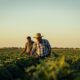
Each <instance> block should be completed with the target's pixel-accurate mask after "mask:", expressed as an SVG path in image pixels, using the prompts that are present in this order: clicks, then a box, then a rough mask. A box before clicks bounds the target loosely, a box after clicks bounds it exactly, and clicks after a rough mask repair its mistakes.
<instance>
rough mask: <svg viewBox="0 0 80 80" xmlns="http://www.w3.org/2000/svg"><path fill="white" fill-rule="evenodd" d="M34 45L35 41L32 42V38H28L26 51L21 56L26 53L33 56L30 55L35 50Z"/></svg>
mask: <svg viewBox="0 0 80 80" xmlns="http://www.w3.org/2000/svg"><path fill="white" fill-rule="evenodd" d="M33 43H34V41H32V40H31V37H30V36H28V37H27V42H26V44H25V48H24V51H23V52H22V53H21V55H22V54H24V53H27V55H31V54H30V53H31V50H32V48H33Z"/></svg>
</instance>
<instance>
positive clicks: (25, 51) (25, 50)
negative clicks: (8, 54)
mask: <svg viewBox="0 0 80 80" xmlns="http://www.w3.org/2000/svg"><path fill="white" fill-rule="evenodd" d="M26 50H27V43H26V44H25V48H24V50H23V52H22V53H21V55H23V54H24V53H25V52H26Z"/></svg>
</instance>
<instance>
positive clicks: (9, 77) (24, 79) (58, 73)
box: [0, 48, 80, 80]
mask: <svg viewBox="0 0 80 80" xmlns="http://www.w3.org/2000/svg"><path fill="white" fill-rule="evenodd" d="M21 51H22V48H2V49H0V80H80V49H78V48H77V49H73V48H65V49H64V48H54V49H52V54H51V56H50V57H46V58H45V59H37V58H35V57H34V56H31V57H28V56H27V55H26V54H24V55H23V56H20V53H21Z"/></svg>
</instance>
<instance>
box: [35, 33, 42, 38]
mask: <svg viewBox="0 0 80 80" xmlns="http://www.w3.org/2000/svg"><path fill="white" fill-rule="evenodd" d="M39 37H43V36H42V35H41V33H37V34H36V35H35V36H34V38H39Z"/></svg>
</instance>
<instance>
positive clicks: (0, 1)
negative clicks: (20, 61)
mask: <svg viewBox="0 0 80 80" xmlns="http://www.w3.org/2000/svg"><path fill="white" fill-rule="evenodd" d="M37 32H40V33H42V35H43V36H44V38H47V39H48V40H49V41H50V43H51V45H52V46H53V47H80V0H0V47H23V46H24V44H25V42H26V36H28V35H31V37H33V36H34V35H35V34H36V33H37Z"/></svg>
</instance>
